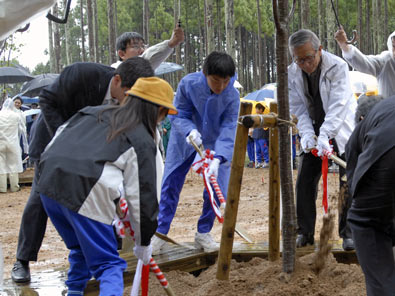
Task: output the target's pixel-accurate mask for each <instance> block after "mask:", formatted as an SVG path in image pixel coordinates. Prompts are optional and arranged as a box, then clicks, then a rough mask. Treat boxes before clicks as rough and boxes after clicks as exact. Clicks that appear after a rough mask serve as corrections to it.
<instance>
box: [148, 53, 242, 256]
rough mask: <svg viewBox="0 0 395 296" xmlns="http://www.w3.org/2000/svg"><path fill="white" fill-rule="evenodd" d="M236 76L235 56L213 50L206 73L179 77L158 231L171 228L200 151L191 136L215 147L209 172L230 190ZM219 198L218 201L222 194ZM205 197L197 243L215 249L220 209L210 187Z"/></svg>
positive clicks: (157, 243)
mask: <svg viewBox="0 0 395 296" xmlns="http://www.w3.org/2000/svg"><path fill="white" fill-rule="evenodd" d="M235 80H236V67H235V63H234V61H233V59H232V57H231V56H229V55H228V54H226V53H221V52H212V53H211V54H209V55H208V56H207V58H206V59H205V61H204V64H203V70H202V71H201V72H196V73H191V74H188V75H187V76H185V77H184V78H183V79H182V80H181V81H180V84H179V86H178V89H177V94H176V97H175V100H174V105H175V106H176V108H177V110H178V114H177V115H175V116H170V120H171V124H172V132H171V137H170V141H169V144H168V148H167V155H166V162H165V169H164V176H163V182H162V191H161V200H160V204H159V215H158V229H157V232H159V233H162V234H167V233H168V232H169V229H170V224H171V221H172V220H173V218H174V215H175V213H176V209H177V205H178V200H179V196H180V192H181V189H182V186H183V185H184V181H185V176H186V174H187V173H188V170H189V169H190V167H191V165H192V163H193V161H194V159H195V156H196V151H195V150H194V148H193V146H192V145H190V143H189V140H188V137H189V136H192V138H193V140H194V141H195V142H196V144H197V145H200V144H203V145H204V147H205V148H208V149H210V150H214V151H215V152H216V153H215V158H214V160H213V161H212V163H211V165H210V167H209V174H214V175H215V176H216V177H217V180H218V184H219V186H220V188H221V189H222V191H223V193H224V195H226V191H227V189H228V181H229V174H230V161H231V159H232V154H233V145H234V138H235V131H236V124H237V116H238V112H239V104H240V97H239V93H238V91H237V90H236V89H235V88H234V87H233V83H234V81H235ZM215 198H216V200H217V203H218V204H219V202H218V198H217V196H215ZM225 198H226V196H225ZM203 199H204V202H203V211H202V215H201V216H200V218H199V221H198V225H197V232H196V235H195V246H196V247H197V248H201V249H204V250H205V251H212V250H215V249H218V246H219V245H218V243H216V242H215V241H214V240H213V238H212V237H211V236H210V231H211V229H212V227H213V223H214V219H215V214H214V211H213V209H212V208H211V204H210V200H209V197H208V194H207V192H206V190H204V193H203ZM164 243H165V242H164V241H163V240H161V239H159V238H158V237H154V239H153V241H152V248H153V254H158V253H160V249H161V248H162V247H163V245H164Z"/></svg>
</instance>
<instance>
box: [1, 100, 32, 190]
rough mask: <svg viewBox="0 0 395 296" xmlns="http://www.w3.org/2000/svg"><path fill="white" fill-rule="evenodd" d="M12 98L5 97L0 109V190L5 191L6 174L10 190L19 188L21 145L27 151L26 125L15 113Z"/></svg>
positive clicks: (21, 117)
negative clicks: (21, 142)
mask: <svg viewBox="0 0 395 296" xmlns="http://www.w3.org/2000/svg"><path fill="white" fill-rule="evenodd" d="M17 112H18V110H17V109H16V108H15V106H14V102H13V101H12V99H6V100H5V102H4V104H3V108H2V109H1V110H0V192H3V193H4V192H7V175H8V176H9V179H10V189H11V191H12V192H15V191H18V190H19V184H18V183H19V176H18V173H21V172H22V171H23V167H22V158H21V147H20V145H19V139H20V137H21V136H22V139H23V145H24V149H25V150H26V151H27V149H28V147H27V145H28V144H27V139H26V125H25V122H24V120H23V116H21V115H20V114H18V113H17Z"/></svg>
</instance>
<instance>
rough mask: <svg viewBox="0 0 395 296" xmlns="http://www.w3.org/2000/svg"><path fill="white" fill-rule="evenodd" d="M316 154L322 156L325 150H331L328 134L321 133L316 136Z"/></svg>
mask: <svg viewBox="0 0 395 296" xmlns="http://www.w3.org/2000/svg"><path fill="white" fill-rule="evenodd" d="M317 150H318V152H317V155H318V156H320V157H321V156H324V155H325V154H326V152H332V147H331V145H330V144H329V139H328V136H327V135H325V134H323V135H321V134H320V135H319V136H318V140H317Z"/></svg>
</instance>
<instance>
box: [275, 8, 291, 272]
mask: <svg viewBox="0 0 395 296" xmlns="http://www.w3.org/2000/svg"><path fill="white" fill-rule="evenodd" d="M277 4H278V7H277ZM273 14H274V20H275V25H276V62H277V101H278V117H279V118H280V119H283V120H289V118H290V114H289V101H288V0H273ZM278 130H279V139H280V145H279V147H280V153H279V154H280V178H281V195H282V210H283V219H282V236H283V271H284V272H286V273H292V272H293V271H294V269H295V253H296V241H295V234H296V214H295V202H294V191H293V181H292V173H291V142H290V128H289V126H288V125H286V124H282V125H279V126H278Z"/></svg>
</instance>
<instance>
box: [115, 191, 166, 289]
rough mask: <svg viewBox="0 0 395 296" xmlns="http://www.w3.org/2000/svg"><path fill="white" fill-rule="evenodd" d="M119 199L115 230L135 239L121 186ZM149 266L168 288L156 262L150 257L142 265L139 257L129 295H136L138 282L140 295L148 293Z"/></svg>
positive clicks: (119, 233)
mask: <svg viewBox="0 0 395 296" xmlns="http://www.w3.org/2000/svg"><path fill="white" fill-rule="evenodd" d="M120 195H121V197H120V199H119V207H120V209H121V213H120V214H121V215H120V216H121V217H119V216H118V215H117V216H116V217H115V218H114V221H113V223H112V224H113V225H114V227H115V230H116V232H117V234H118V235H119V236H120V237H122V238H124V237H125V233H126V232H128V233H129V234H130V236H131V237H132V239H133V241H135V238H134V231H133V229H132V225H131V224H130V219H129V209H128V203H127V201H126V199H125V197H124V191H123V189H122V188H120ZM148 266H149V267H150V268H151V270H152V271H153V272H154V273H155V276H156V278H157V279H158V280H159V282H160V284H161V285H162V286H163V288H165V289H168V288H169V283H168V281H167V280H166V278H165V275H164V274H163V273H162V272H161V270H160V269H159V267H158V265H157V264H156V262H155V260H154V259H153V258H152V257H151V259H150V263H149V264H148V265H146V266H145V265H143V261H141V260H140V259H139V260H138V262H137V266H136V272H135V275H134V279H133V286H132V290H131V292H130V295H131V296H138V295H139V287H140V283H141V285H142V287H141V288H142V291H141V292H142V295H147V294H148V280H149V277H148V274H147V272H146V270H147V269H146V268H147V267H148Z"/></svg>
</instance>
